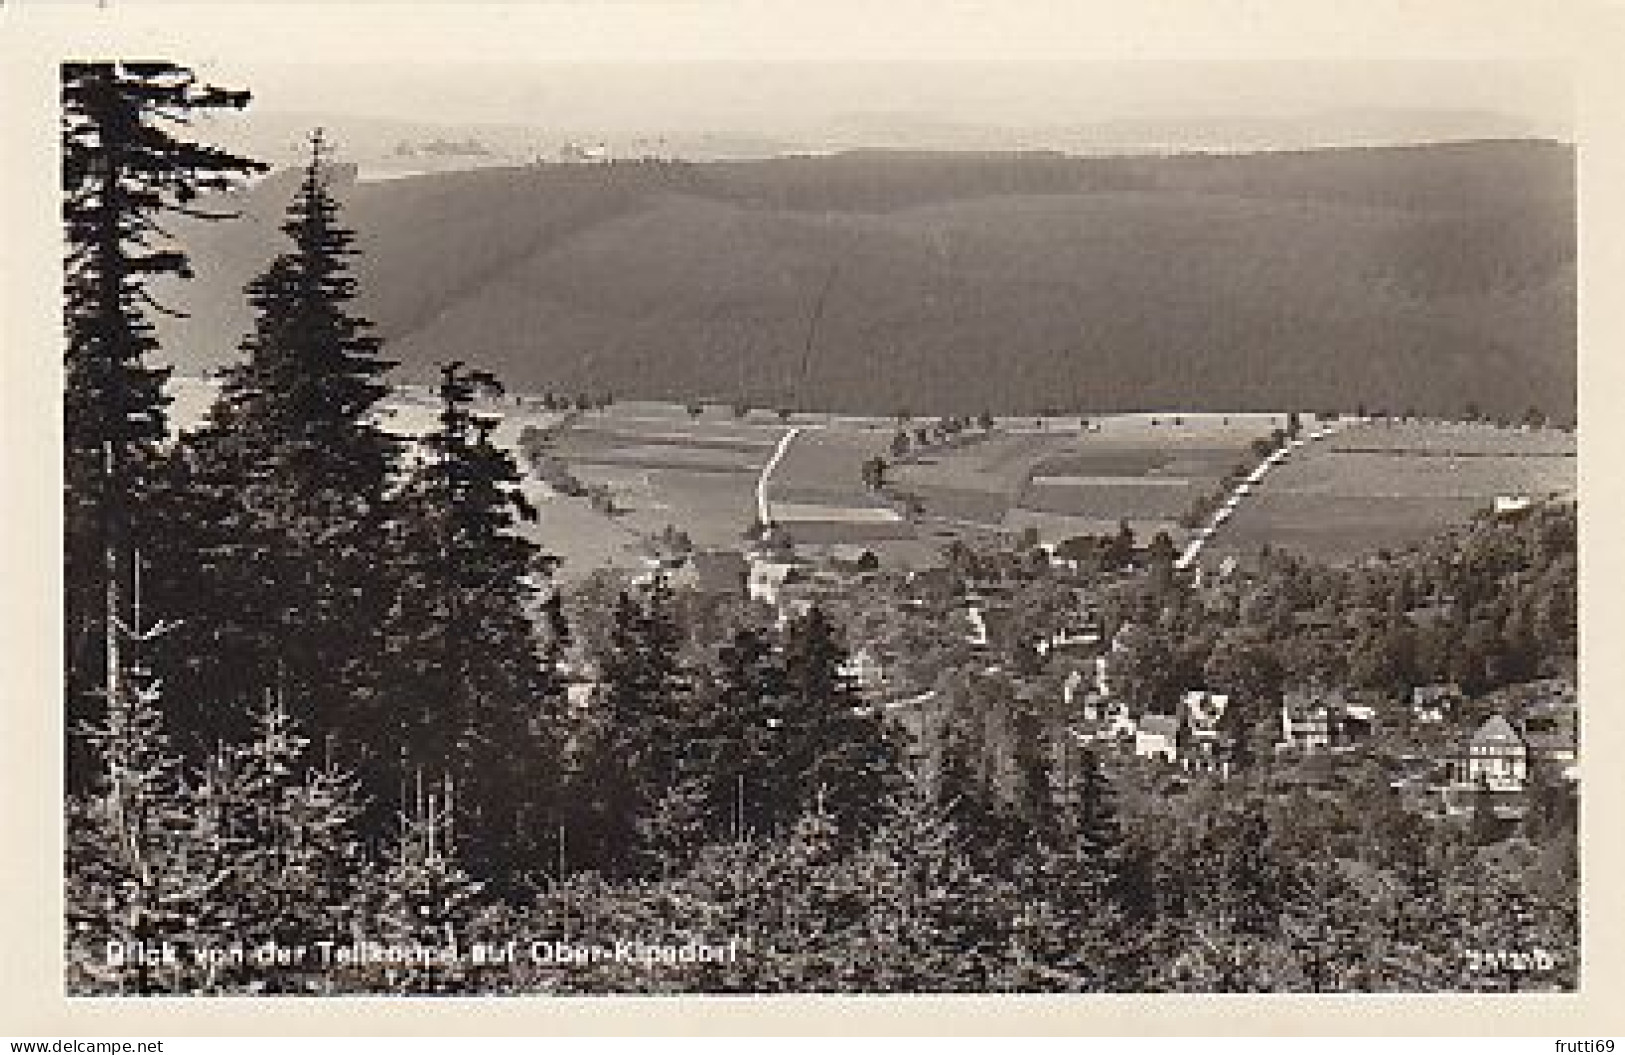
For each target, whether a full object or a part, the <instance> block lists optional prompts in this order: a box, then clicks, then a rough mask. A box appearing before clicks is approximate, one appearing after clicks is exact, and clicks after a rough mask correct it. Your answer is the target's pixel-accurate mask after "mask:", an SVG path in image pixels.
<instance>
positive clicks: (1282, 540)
mask: <svg viewBox="0 0 1625 1055" xmlns="http://www.w3.org/2000/svg"><path fill="white" fill-rule="evenodd" d="M213 393H214V385H213V383H212V382H208V381H201V380H196V379H186V378H176V379H175V380H174V381H172V383H171V394H172V395H173V396H174V400H175V401H174V404H173V405H172V407H171V418H172V420H173V421H174V423H175V425H176V427H177V428H187V427H193V426H195V425H197V424H199V423H200V422H201V421H202V420H203V417H204V414H205V413H206V411H207V408H208V406H209V404H210V402H211V401H212V399H213ZM480 409H481V411H482V412H484V413H488V414H492V415H495V416H498V417H500V419H501V422H500V424H499V426H498V427H497V429H496V432H495V437H496V440H497V442H498V443H499V444H501V445H503V446H505V447H508V448H510V449H513V450H515V451H517V448H518V438H519V435H520V434H521V432H522V431H523V430H524V429H525V428H527V427H531V426H536V427H548V428H550V427H555V426H558V425H560V423H561V415H559V414H557V413H553V412H548V411H546V410H544V409H543V408H542V407H541V406H540V405H539V403H537V402H536V401H534V400H532V399H528V398H526V397H523V396H520V397H513V396H509V397H505V398H503V399H501V400H494V401H490V402H487V403H486V404H485V405H483V406H482V407H481V408H480ZM436 413H437V408H436V406H435V400H434V397H433V395H432V393H430V392H429V391H428V390H425V389H416V388H414V389H398V390H396V391H395V392H393V393H391V395H390V397H389V398H388V399H387V400H386V402H385V406H384V407H383V410H382V414H381V421H382V423H383V424H384V426H385V427H386V428H388V429H389V430H390V431H392V432H395V433H397V434H399V435H403V436H404V435H414V434H421V433H424V432H427V431H429V430H431V429H432V428H434V427H435V424H436V421H435V417H436ZM1284 424H1285V417H1284V415H1280V414H1215V413H1181V414H1176V413H1171V412H1167V413H1157V414H1151V413H1142V414H1114V415H1106V416H1098V417H1093V418H1087V419H1085V418H1076V417H1072V418H1006V419H1001V420H1000V421H999V422H998V423H997V426H996V428H995V431H994V432H993V433H992V434H991V435H985V436H984V435H982V434H980V433H978V432H977V431H976V430H971V431H970V432H968V433H967V434H965V435H964V436H963V437H961V439H960V440H959V441H958V442H957V443H955V444H951V445H933V446H930V447H928V448H924V449H920V450H917V451H911V452H910V454H909V455H908V456H907V457H905V458H903V459H901V460H895V464H892V465H891V466H890V468H889V470H888V477H889V482H890V485H891V490H892V492H893V493H894V494H895V495H899V496H907V497H908V498H910V499H911V500H912V501H913V503H914V508H915V510H916V511H917V516H916V517H915V518H914V519H912V520H911V519H910V518H909V517H908V516H906V515H905V513H904V512H903V511H902V506H903V503H902V502H899V501H897V500H895V499H894V498H889V497H887V496H886V495H882V494H879V493H876V492H874V491H871V490H869V489H868V488H867V487H866V486H865V485H864V482H863V478H862V465H863V462H864V461H865V460H866V459H868V458H871V457H874V456H876V455H879V456H881V457H883V458H885V459H886V460H887V461H888V462H894V459H893V458H892V456H891V452H890V445H891V440H892V437H893V435H894V434H895V433H896V431H897V424H896V422H895V421H892V420H890V419H886V418H878V417H856V416H839V415H832V414H815V413H797V414H794V415H789V416H788V417H786V418H784V419H782V420H781V419H780V417H779V416H778V415H776V414H772V413H769V412H765V411H753V412H751V413H749V414H745V415H735V414H734V413H733V412H732V411H731V410H730V409H729V408H727V407H725V406H721V405H716V404H709V405H706V406H705V407H704V408H703V409H702V410H701V412H700V413H697V414H696V413H691V412H690V410H689V409H688V408H685V407H683V406H681V405H676V404H668V403H618V404H615V405H613V406H611V407H609V408H606V409H604V410H600V411H593V412H588V413H584V414H579V415H572V416H571V420H570V422H569V423H568V425H567V427H564V428H562V429H558V430H556V438H555V439H554V440H553V441H552V442H551V444H550V446H549V450H550V452H551V453H552V454H553V455H554V456H556V457H557V458H558V459H559V460H560V461H562V462H563V463H564V464H565V465H567V466H568V467H569V470H570V472H571V473H572V474H573V475H574V476H575V477H576V478H577V479H579V480H581V481H582V482H583V483H585V484H587V485H598V486H601V487H602V488H604V489H605V490H606V491H607V493H608V495H609V496H610V499H611V503H612V510H613V511H612V513H611V514H609V515H606V514H605V513H604V512H602V511H601V510H598V509H595V508H593V507H592V505H591V504H590V503H589V502H588V500H587V499H585V498H578V497H568V496H565V495H561V494H556V493H554V492H553V491H552V490H551V489H549V488H548V487H546V486H545V485H542V484H540V483H539V482H537V481H527V484H526V491H527V495H528V496H529V497H530V498H531V501H532V502H533V503H534V504H535V505H536V506H537V508H538V510H539V511H540V514H541V520H540V522H539V523H537V524H535V525H527V526H526V528H525V532H526V533H527V534H528V535H531V536H532V537H534V538H535V540H536V541H537V542H538V543H540V544H541V545H543V546H544V547H545V548H546V549H547V550H548V551H549V552H551V553H554V554H557V555H558V556H560V557H562V558H563V560H564V564H563V574H564V575H565V576H566V577H568V578H573V577H577V576H580V575H584V574H586V573H587V572H590V571H591V570H592V569H593V568H596V567H600V566H604V565H612V566H618V567H633V566H636V565H637V563H638V560H639V557H640V555H641V553H642V552H643V548H644V540H645V539H647V538H648V537H650V536H652V535H655V534H658V533H659V532H660V531H661V530H662V529H664V528H665V527H667V526H668V525H670V526H673V527H676V528H680V529H681V530H683V531H684V532H686V533H687V534H688V535H689V537H690V538H691V539H692V540H693V541H694V542H695V544H697V545H699V546H701V547H727V548H737V547H739V546H740V545H741V544H742V541H743V533H744V531H745V529H746V528H747V527H748V526H749V525H750V523H751V522H752V521H753V520H754V519H755V518H756V515H757V486H758V482H759V481H760V479H761V477H762V474H763V471H764V468H765V467H766V466H767V465H768V464H769V462H770V460H771V459H772V458H773V456H774V453H775V451H776V449H777V448H778V447H779V444H780V441H781V440H784V439H785V437H786V436H787V434H789V433H790V432H791V431H792V430H794V436H793V437H791V438H790V439H789V440H787V441H786V444H785V448H784V453H783V456H782V458H781V459H780V460H779V461H778V462H777V463H776V464H775V465H774V467H773V471H772V473H771V474H770V475H769V477H768V479H767V481H766V487H765V493H766V498H767V500H768V503H769V508H770V510H771V513H772V516H773V519H774V520H775V522H776V523H778V524H779V525H781V526H782V527H783V528H784V530H785V531H786V533H787V534H788V535H789V536H790V538H791V539H792V540H794V541H795V542H796V543H797V544H799V545H803V546H808V547H813V548H817V547H824V546H836V547H838V546H863V547H867V548H871V549H873V550H874V551H875V552H876V553H877V554H879V555H880V556H881V557H882V559H883V560H887V561H892V562H896V563H902V564H911V565H912V564H919V563H922V562H927V561H929V560H931V559H933V558H934V556H935V555H936V554H938V553H940V551H941V549H942V547H943V546H944V545H946V544H947V542H949V541H951V540H952V539H954V538H965V537H968V536H986V535H987V534H989V533H999V532H1006V533H1015V532H1020V531H1024V530H1028V529H1033V530H1036V531H1037V532H1038V535H1039V537H1040V538H1041V539H1042V540H1043V541H1045V542H1051V543H1053V542H1057V541H1059V540H1061V539H1064V538H1068V537H1071V536H1074V535H1080V534H1101V533H1104V532H1109V531H1113V530H1115V529H1116V527H1117V525H1118V524H1119V523H1121V522H1127V523H1128V524H1129V526H1130V527H1131V528H1132V529H1133V530H1134V532H1135V534H1136V535H1138V536H1139V537H1141V538H1148V537H1150V536H1151V535H1152V534H1155V533H1156V532H1157V531H1167V532H1168V533H1169V534H1170V535H1171V536H1172V537H1173V538H1174V540H1175V542H1176V543H1178V544H1183V543H1184V542H1185V541H1186V540H1187V538H1188V537H1189V536H1190V531H1189V530H1187V529H1185V528H1182V527H1181V526H1180V525H1179V523H1178V521H1179V519H1180V517H1181V516H1182V515H1183V514H1184V513H1185V512H1186V511H1187V510H1188V509H1190V508H1191V505H1192V503H1193V502H1194V501H1195V500H1196V499H1197V498H1198V497H1199V496H1203V495H1211V494H1213V493H1214V492H1215V490H1216V488H1217V486H1218V483H1219V481H1220V480H1221V478H1223V477H1224V476H1225V475H1226V474H1227V473H1229V472H1232V471H1233V470H1235V469H1237V468H1242V469H1246V468H1249V467H1251V466H1252V465H1253V463H1254V462H1255V461H1256V458H1255V456H1254V455H1253V454H1252V452H1251V451H1250V450H1249V447H1250V445H1251V444H1252V442H1253V441H1254V440H1256V439H1258V438H1259V437H1262V436H1267V435H1268V434H1269V433H1270V431H1271V430H1273V429H1276V428H1280V427H1282V426H1283V425H1284ZM1309 424H1310V423H1308V422H1306V425H1309ZM1311 427H1312V426H1311ZM1575 450H1576V443H1575V438H1574V436H1573V435H1572V434H1571V433H1567V432H1563V431H1560V430H1556V429H1551V430H1533V431H1521V430H1515V429H1496V428H1493V427H1491V426H1488V425H1463V424H1452V423H1438V422H1432V423H1430V422H1413V423H1395V424H1383V423H1380V422H1366V423H1350V422H1345V423H1343V424H1342V425H1340V426H1338V427H1337V428H1336V429H1335V430H1334V431H1333V432H1332V433H1331V434H1330V435H1328V436H1326V437H1325V438H1324V439H1320V440H1317V441H1314V442H1310V443H1306V444H1303V445H1300V446H1299V447H1297V448H1296V449H1295V450H1294V452H1293V453H1292V455H1291V457H1289V458H1287V459H1286V460H1285V461H1284V462H1283V463H1282V464H1281V465H1280V466H1279V467H1277V468H1276V469H1275V470H1274V471H1272V472H1270V473H1268V474H1267V475H1266V476H1265V477H1264V479H1263V480H1262V482H1260V483H1259V484H1258V485H1257V486H1256V487H1253V488H1251V489H1250V490H1251V493H1250V494H1248V495H1246V496H1245V497H1244V498H1243V499H1242V500H1241V501H1240V503H1239V506H1238V508H1237V509H1236V511H1235V513H1234V514H1233V515H1232V516H1230V517H1229V519H1228V520H1227V521H1226V522H1225V523H1224V524H1223V525H1222V526H1221V527H1220V528H1219V529H1218V531H1217V532H1216V533H1214V535H1213V536H1212V538H1211V540H1210V542H1209V543H1208V544H1207V546H1206V548H1205V549H1204V550H1203V555H1202V559H1203V560H1204V562H1208V561H1212V560H1218V559H1222V558H1223V557H1224V556H1227V555H1232V554H1241V555H1248V554H1252V553H1255V552H1256V551H1257V549H1258V547H1259V546H1260V545H1261V544H1263V543H1265V542H1268V543H1269V544H1271V545H1273V546H1280V547H1286V548H1290V549H1297V550H1301V551H1305V552H1308V553H1311V554H1314V555H1316V556H1319V557H1322V558H1325V559H1334V560H1335V559H1347V558H1351V557H1355V556H1358V555H1360V554H1363V553H1368V552H1372V551H1374V550H1376V549H1379V548H1383V547H1389V548H1394V547H1400V546H1403V545H1406V544H1408V543H1410V542H1413V541H1416V540H1419V539H1421V538H1425V537H1427V536H1429V535H1432V534H1434V533H1436V532H1437V531H1439V530H1441V529H1442V528H1445V527H1448V526H1450V525H1452V524H1457V523H1460V522H1462V521H1463V520H1465V519H1467V518H1468V517H1470V516H1471V515H1472V514H1473V512H1474V511H1475V510H1478V509H1480V508H1483V507H1484V506H1486V505H1488V504H1489V503H1490V502H1491V501H1492V500H1493V499H1494V497H1495V496H1497V495H1502V494H1532V495H1544V494H1549V493H1552V492H1554V491H1566V490H1570V489H1572V488H1574V487H1575V486H1576V458H1575Z"/></svg>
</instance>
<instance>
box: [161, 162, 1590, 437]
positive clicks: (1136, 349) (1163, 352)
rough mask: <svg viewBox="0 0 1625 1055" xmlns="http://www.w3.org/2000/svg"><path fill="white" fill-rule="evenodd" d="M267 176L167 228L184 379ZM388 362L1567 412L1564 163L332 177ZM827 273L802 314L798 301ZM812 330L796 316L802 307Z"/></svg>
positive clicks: (272, 208)
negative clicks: (182, 262)
mask: <svg viewBox="0 0 1625 1055" xmlns="http://www.w3.org/2000/svg"><path fill="white" fill-rule="evenodd" d="M290 189H291V182H290V174H287V173H283V174H279V175H278V176H275V177H273V178H271V179H269V180H266V181H264V182H263V183H262V184H261V185H260V186H259V187H258V188H256V189H255V190H254V191H253V192H252V193H251V194H250V195H249V196H248V197H247V199H246V200H245V201H244V203H243V208H244V210H245V212H246V214H247V215H246V216H245V218H244V219H243V220H242V221H239V222H235V223H231V224H219V225H212V226H207V227H201V228H191V229H188V231H187V233H186V238H187V240H188V242H189V244H190V245H191V246H192V248H193V251H194V257H195V262H196V264H197V268H198V271H199V273H200V276H201V277H200V279H199V280H198V281H195V282H193V283H191V284H190V285H189V286H188V287H187V288H186V289H185V290H183V291H179V292H170V293H169V294H168V299H169V301H170V302H175V301H177V300H180V301H182V302H183V303H184V306H186V307H187V308H188V309H189V310H190V311H192V313H193V318H192V319H191V320H189V321H187V322H184V323H173V322H171V323H166V324H165V325H166V327H167V331H168V332H167V333H166V339H167V340H168V346H169V347H172V348H174V349H175V350H176V359H177V361H178V362H179V363H180V364H181V365H182V366H183V367H186V368H198V367H203V366H208V365H214V364H218V363H220V362H223V361H225V360H227V359H229V358H231V357H232V356H233V355H234V351H233V349H234V347H235V344H236V340H237V337H238V335H239V334H240V333H241V332H242V330H243V329H244V328H245V327H246V324H247V316H246V313H245V311H244V310H243V308H242V305H241V296H240V292H239V290H240V287H241V285H242V283H243V282H244V281H246V280H247V278H248V277H250V275H252V273H253V272H254V271H255V270H257V269H258V268H259V267H261V266H263V263H264V261H265V260H266V259H267V258H268V256H269V254H270V253H271V252H273V251H274V250H275V249H276V248H277V247H278V246H279V244H280V236H279V235H278V234H277V233H276V230H275V225H276V222H277V219H278V217H279V215H280V212H281V209H282V207H283V206H284V204H285V203H286V200H287V197H288V193H289V190H290ZM342 196H343V197H344V198H345V200H346V203H347V210H346V213H345V218H346V220H347V221H348V222H349V223H351V224H352V225H354V226H356V227H357V228H358V229H359V230H360V231H361V233H362V236H363V239H362V241H363V246H364V248H365V250H366V257H365V259H364V261H363V263H362V280H363V288H364V290H365V294H366V295H365V300H364V309H365V310H366V311H367V312H368V313H369V314H370V315H371V317H372V318H374V319H375V320H376V321H377V323H378V325H379V329H380V331H381V332H382V333H383V334H384V335H385V336H386V337H387V338H388V339H389V341H390V345H389V348H390V352H391V354H392V355H393V356H394V357H396V358H398V359H400V360H401V361H402V364H403V365H402V368H401V370H400V372H399V373H400V376H401V378H402V379H421V378H423V377H424V376H426V375H427V372H428V369H429V367H430V364H432V363H433V362H435V361H437V360H443V359H447V358H451V357H457V358H464V359H469V360H477V361H479V362H481V363H482V364H484V365H487V366H490V367H492V368H494V369H496V370H497V371H498V372H500V373H501V374H502V375H503V376H504V377H505V378H506V379H507V380H508V381H509V383H510V384H511V385H512V386H514V387H516V388H524V389H546V388H551V389H555V390H559V391H566V392H573V391H576V390H578V389H594V390H602V389H609V390H613V391H614V392H615V393H616V394H618V395H624V396H647V397H683V396H691V395H709V396H721V397H732V396H734V395H736V394H738V393H741V392H742V393H744V394H745V396H746V397H747V398H748V399H750V400H752V401H754V402H756V403H758V404H770V405H779V404H784V403H789V402H793V401H799V402H800V403H802V404H804V405H808V406H826V407H827V406H839V407H846V408H852V409H860V410H871V411H882V412H885V411H891V410H895V409H899V408H903V407H907V408H909V409H912V410H914V411H916V412H920V413H925V412H934V411H938V410H949V409H953V410H978V409H981V408H982V407H983V406H988V407H991V408H992V409H994V410H1030V409H1037V408H1041V407H1046V406H1054V407H1062V408H1072V407H1077V408H1086V409H1125V408H1137V407H1159V406H1172V405H1180V406H1190V407H1199V406H1206V407H1225V408H1272V407H1280V406H1284V405H1302V406H1319V405H1340V406H1352V405H1353V404H1355V403H1356V402H1364V403H1366V404H1368V405H1371V406H1387V407H1389V408H1391V409H1393V410H1396V411H1398V410H1403V409H1406V408H1414V409H1417V410H1421V411H1435V412H1458V411H1460V410H1461V409H1462V407H1463V406H1464V405H1465V404H1466V403H1467V402H1468V401H1473V402H1477V403H1479V404H1480V405H1481V406H1483V407H1484V408H1485V409H1486V410H1496V411H1503V412H1507V413H1517V412H1519V411H1521V410H1522V409H1523V408H1524V407H1526V406H1527V405H1529V404H1530V403H1531V402H1534V403H1537V404H1539V405H1541V406H1542V407H1543V408H1545V409H1547V410H1548V411H1549V412H1552V413H1555V414H1560V415H1562V416H1565V417H1567V416H1569V415H1571V414H1572V407H1573V403H1574V383H1575V362H1574V360H1575V352H1574V336H1575V335H1574V200H1573V151H1572V148H1570V147H1567V146H1564V145H1559V144H1555V143H1549V142H1541V141H1505V142H1481V143H1465V144H1452V145H1439V146H1422V147H1410V148H1370V149H1338V150H1319V151H1304V152H1295V153H1269V154H1253V155H1236V156H1208V155H1183V156H1174V157H1166V158H1155V157H1150V158H1148V157H1136V158H1114V159H1113V158H1099V159H1095V158H1091V159H1084V158H1072V157H1065V156H1062V155H1059V154H1044V153H1024V154H1016V153H1007V154H997V153H983V154H960V153H947V154H930V153H911V154H903V153H896V152H879V151H860V152H853V153H846V154H839V155H833V156H827V157H800V158H781V159H774V160H763V161H749V162H715V163H707V164H686V165H633V164H619V165H610V166H598V165H570V166H567V165H549V166H540V167H528V168H500V169H497V168H491V169H483V170H477V171H469V172H458V173H450V174H445V175H439V176H424V177H417V178H409V179H398V180H391V181H387V182H379V183H356V184H351V185H348V186H346V187H345V188H344V189H343V191H342ZM826 287H827V292H826V293H824V295H823V297H822V309H821V311H820V310H819V307H818V305H819V302H820V293H821V291H824V290H825V289H826ZM815 316H816V317H817V322H816V325H814V321H813V320H814V318H815Z"/></svg>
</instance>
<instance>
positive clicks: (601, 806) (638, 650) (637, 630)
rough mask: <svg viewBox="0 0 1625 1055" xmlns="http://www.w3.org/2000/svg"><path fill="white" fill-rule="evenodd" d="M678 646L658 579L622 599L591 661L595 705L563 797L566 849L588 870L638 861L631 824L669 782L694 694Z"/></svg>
mask: <svg viewBox="0 0 1625 1055" xmlns="http://www.w3.org/2000/svg"><path fill="white" fill-rule="evenodd" d="M681 644H682V630H681V628H680V627H679V625H678V622H677V616H676V607H675V598H674V597H673V594H672V591H671V587H670V586H669V585H667V583H666V581H665V579H664V578H663V577H656V578H655V579H654V581H653V582H651V583H649V584H647V585H646V586H643V587H640V588H637V589H636V590H635V591H622V592H621V594H620V595H619V597H618V598H617V600H616V602H615V610H614V617H613V620H612V624H611V627H610V631H609V635H608V641H607V642H606V643H605V644H604V647H603V651H602V654H601V655H600V656H598V665H599V668H600V670H601V672H602V678H603V683H604V688H603V692H602V693H601V696H600V707H599V709H598V712H597V713H596V714H594V715H593V716H592V717H593V720H592V725H591V727H590V728H589V729H588V730H586V731H584V734H583V740H584V741H585V743H584V745H583V747H582V749H581V751H580V756H579V762H578V764H577V766H576V767H575V771H574V772H573V773H572V776H571V783H572V785H573V786H572V788H571V789H570V792H569V799H570V800H571V802H572V803H573V807H572V808H573V810H574V813H575V817H574V823H573V827H574V828H575V829H576V831H577V837H576V838H572V839H571V843H572V845H574V846H576V847H578V848H579V849H580V850H581V851H582V859H583V861H584V862H585V863H586V864H588V865H589V866H596V867H604V868H609V869H612V870H625V869H628V868H631V867H633V866H634V864H635V862H637V861H638V860H639V859H640V858H641V857H642V854H640V852H639V839H638V824H637V822H638V820H639V819H640V818H646V817H648V816H650V814H651V813H652V812H653V811H654V809H655V806H656V804H657V803H658V802H659V801H660V799H661V798H662V797H663V796H664V795H665V793H666V792H667V791H668V790H669V789H670V788H672V787H673V786H674V784H675V783H676V780H677V777H678V774H679V763H680V760H681V758H682V755H683V751H684V743H683V738H682V736H681V735H680V733H681V731H682V729H683V720H684V716H685V712H686V710H687V707H688V702H687V701H688V698H689V695H690V691H691V689H690V676H689V672H688V671H687V670H686V669H685V668H684V665H683V664H682V662H681V660H680V658H679V655H678V650H679V648H680V646H681Z"/></svg>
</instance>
